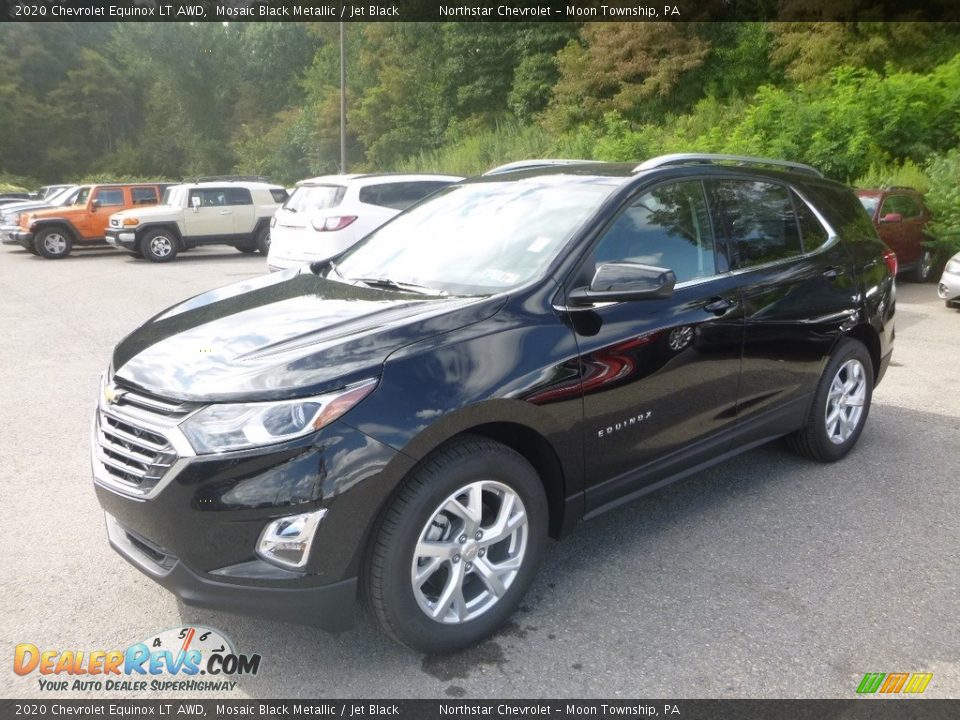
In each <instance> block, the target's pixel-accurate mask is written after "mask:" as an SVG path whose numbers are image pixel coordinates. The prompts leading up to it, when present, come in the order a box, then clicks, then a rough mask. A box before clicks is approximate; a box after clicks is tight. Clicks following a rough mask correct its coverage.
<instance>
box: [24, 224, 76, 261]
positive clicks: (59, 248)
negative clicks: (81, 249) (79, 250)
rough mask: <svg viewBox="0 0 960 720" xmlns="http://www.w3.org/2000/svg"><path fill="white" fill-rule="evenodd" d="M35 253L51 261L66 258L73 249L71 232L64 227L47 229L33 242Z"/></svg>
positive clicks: (39, 233) (38, 234)
mask: <svg viewBox="0 0 960 720" xmlns="http://www.w3.org/2000/svg"><path fill="white" fill-rule="evenodd" d="M33 248H34V252H35V253H36V254H37V255H42V256H43V257H45V258H47V259H49V260H58V259H60V258H65V257H66V256H67V255H69V254H70V250H71V249H73V237H71V235H70V231H69V230H67V229H66V228H62V227H52V228H45V229H44V230H41V231H40V232H38V233H37V236H36V237H35V238H34V240H33Z"/></svg>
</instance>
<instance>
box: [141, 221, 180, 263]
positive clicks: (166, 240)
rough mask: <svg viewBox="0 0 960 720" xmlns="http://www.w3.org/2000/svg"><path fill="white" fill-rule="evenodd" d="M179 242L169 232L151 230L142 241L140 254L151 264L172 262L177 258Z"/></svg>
mask: <svg viewBox="0 0 960 720" xmlns="http://www.w3.org/2000/svg"><path fill="white" fill-rule="evenodd" d="M178 245H179V242H178V240H177V236H176V235H174V234H173V233H172V232H170V231H169V230H164V229H157V230H151V231H149V232H148V233H147V234H146V235H144V236H143V239H142V240H141V241H140V252H141V253H143V256H144V257H145V258H146V259H147V260H149V261H150V262H155V263H163V262H170V261H171V260H173V259H174V258H175V257H176V256H177V248H178Z"/></svg>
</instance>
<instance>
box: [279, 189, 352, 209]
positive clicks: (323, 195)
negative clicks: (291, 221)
mask: <svg viewBox="0 0 960 720" xmlns="http://www.w3.org/2000/svg"><path fill="white" fill-rule="evenodd" d="M346 191H347V189H346V188H345V187H343V186H342V185H300V186H298V187H297V188H296V189H295V190H294V191H293V195H291V196H290V197H289V198H288V199H287V202H286V203H284V206H283V208H284V209H285V210H290V211H292V212H297V213H302V212H311V211H314V210H326V209H327V208H332V207H336V206H337V205H339V204H340V201H341V200H343V195H344V193H345V192H346Z"/></svg>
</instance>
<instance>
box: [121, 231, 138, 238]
mask: <svg viewBox="0 0 960 720" xmlns="http://www.w3.org/2000/svg"><path fill="white" fill-rule="evenodd" d="M117 235H119V236H120V239H121V240H136V239H137V236H136V235H135V234H134V233H125V232H122V233H117Z"/></svg>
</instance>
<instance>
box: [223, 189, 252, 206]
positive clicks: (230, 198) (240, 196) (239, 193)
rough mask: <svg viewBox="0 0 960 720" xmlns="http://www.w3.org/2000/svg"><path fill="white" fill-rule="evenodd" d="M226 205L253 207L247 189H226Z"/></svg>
mask: <svg viewBox="0 0 960 720" xmlns="http://www.w3.org/2000/svg"><path fill="white" fill-rule="evenodd" d="M227 205H253V198H252V197H251V196H250V191H249V190H247V188H238V187H234V188H228V189H227Z"/></svg>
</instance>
